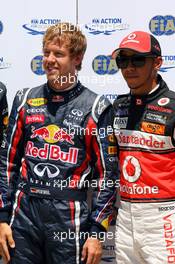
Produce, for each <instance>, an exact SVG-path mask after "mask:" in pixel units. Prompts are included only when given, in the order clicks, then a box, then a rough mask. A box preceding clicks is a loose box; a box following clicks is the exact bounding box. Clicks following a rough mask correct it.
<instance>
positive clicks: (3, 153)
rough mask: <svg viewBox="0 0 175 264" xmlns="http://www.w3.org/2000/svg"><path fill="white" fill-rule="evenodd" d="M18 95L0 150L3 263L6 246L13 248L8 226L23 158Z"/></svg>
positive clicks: (7, 256) (21, 116) (0, 240)
mask: <svg viewBox="0 0 175 264" xmlns="http://www.w3.org/2000/svg"><path fill="white" fill-rule="evenodd" d="M21 100H22V98H21V97H19V96H18V93H17V95H16V97H15V99H14V102H13V106H12V111H11V114H10V118H9V125H8V128H7V134H6V135H4V137H3V141H2V144H1V149H0V157H1V158H0V168H1V169H0V254H1V255H2V257H3V259H4V262H5V263H7V262H8V261H9V258H10V256H9V251H8V246H10V247H12V248H13V247H14V246H15V243H14V241H13V238H12V231H11V228H10V226H9V225H8V224H9V221H10V217H11V214H12V204H13V201H14V198H15V197H14V196H15V192H16V187H17V182H18V179H19V177H20V168H21V160H22V157H23V152H24V150H23V148H24V144H23V107H22V106H23V104H22V101H21Z"/></svg>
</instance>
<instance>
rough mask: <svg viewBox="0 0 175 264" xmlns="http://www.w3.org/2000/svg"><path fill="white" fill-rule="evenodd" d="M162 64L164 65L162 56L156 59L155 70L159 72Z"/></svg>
mask: <svg viewBox="0 0 175 264" xmlns="http://www.w3.org/2000/svg"><path fill="white" fill-rule="evenodd" d="M162 63H163V59H162V57H161V56H159V57H156V58H155V60H154V64H155V70H157V71H158V70H159V69H160V67H161V66H162Z"/></svg>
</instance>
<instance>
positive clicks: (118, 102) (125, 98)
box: [113, 93, 130, 109]
mask: <svg viewBox="0 0 175 264" xmlns="http://www.w3.org/2000/svg"><path fill="white" fill-rule="evenodd" d="M129 98H130V94H129V93H127V94H121V95H118V96H117V99H116V100H115V101H114V103H113V107H114V109H116V108H118V107H119V106H121V105H124V104H126V103H127V102H128V101H129Z"/></svg>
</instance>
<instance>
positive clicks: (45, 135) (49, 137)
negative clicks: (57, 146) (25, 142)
mask: <svg viewBox="0 0 175 264" xmlns="http://www.w3.org/2000/svg"><path fill="white" fill-rule="evenodd" d="M37 137H39V138H42V139H44V140H45V141H46V142H48V143H56V142H58V141H60V142H64V141H65V142H67V143H70V144H71V145H74V141H73V138H74V134H69V133H67V132H66V131H65V130H64V129H63V128H60V127H58V126H56V125H48V126H45V127H41V128H38V129H33V130H32V135H31V138H37Z"/></svg>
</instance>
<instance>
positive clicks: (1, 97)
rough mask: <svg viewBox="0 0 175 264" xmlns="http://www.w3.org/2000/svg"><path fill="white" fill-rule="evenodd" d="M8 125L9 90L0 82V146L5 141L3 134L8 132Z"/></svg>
mask: <svg viewBox="0 0 175 264" xmlns="http://www.w3.org/2000/svg"><path fill="white" fill-rule="evenodd" d="M7 125H8V105H7V90H6V87H5V85H4V84H3V83H2V82H0V144H1V142H2V139H3V134H4V133H5V132H6V129H7Z"/></svg>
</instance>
